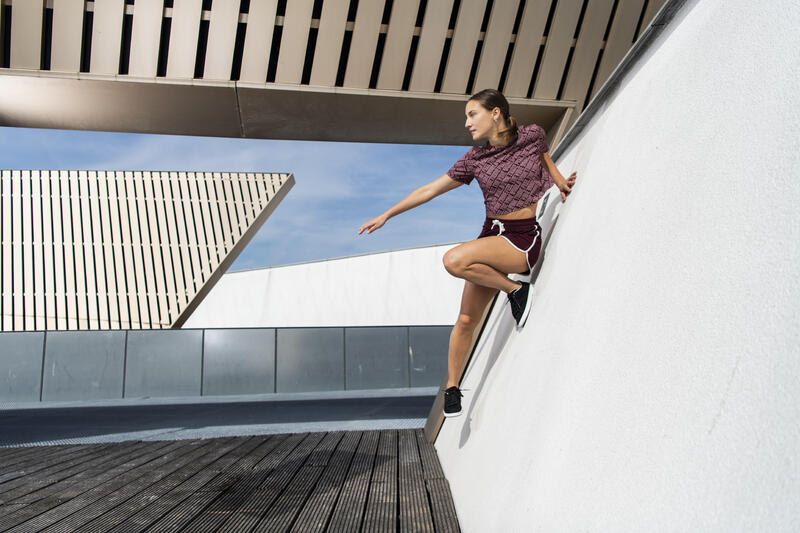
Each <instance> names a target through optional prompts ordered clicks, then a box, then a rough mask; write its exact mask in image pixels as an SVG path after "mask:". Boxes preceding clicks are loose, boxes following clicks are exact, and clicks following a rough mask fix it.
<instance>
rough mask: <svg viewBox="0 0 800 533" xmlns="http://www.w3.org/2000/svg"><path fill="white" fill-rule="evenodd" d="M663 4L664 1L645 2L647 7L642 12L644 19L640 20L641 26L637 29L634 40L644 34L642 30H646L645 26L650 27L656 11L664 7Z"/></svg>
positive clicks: (652, 0) (650, 0)
mask: <svg viewBox="0 0 800 533" xmlns="http://www.w3.org/2000/svg"><path fill="white" fill-rule="evenodd" d="M664 2H666V0H649V1H648V2H647V7H646V8H645V11H644V17H643V18H642V25H641V27H640V28H639V33H638V34H637V35H636V39H639V36H640V35H641V34H642V33H643V32H644V30H646V29H647V26H649V25H650V22H651V21H652V20H653V17H655V16H656V14H657V13H658V11H659V10H660V9H661V8H662V7H663V6H664Z"/></svg>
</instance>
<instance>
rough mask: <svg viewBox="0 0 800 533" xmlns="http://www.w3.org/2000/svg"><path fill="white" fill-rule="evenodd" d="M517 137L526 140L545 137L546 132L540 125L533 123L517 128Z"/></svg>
mask: <svg viewBox="0 0 800 533" xmlns="http://www.w3.org/2000/svg"><path fill="white" fill-rule="evenodd" d="M517 135H519V136H520V137H525V138H536V137H540V136H544V135H545V131H544V128H542V127H541V126H540V125H538V124H534V123H531V124H526V125H524V126H519V127H517Z"/></svg>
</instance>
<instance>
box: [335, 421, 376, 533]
mask: <svg viewBox="0 0 800 533" xmlns="http://www.w3.org/2000/svg"><path fill="white" fill-rule="evenodd" d="M379 439H380V432H379V431H365V432H364V433H363V434H362V436H361V441H360V442H359V443H358V449H357V450H356V454H355V457H354V458H353V463H352V464H351V465H350V470H349V471H348V472H347V477H346V478H345V481H344V485H343V486H342V490H341V494H340V496H339V500H338V501H337V502H336V507H335V508H334V510H333V516H331V521H330V524H329V525H328V531H330V532H332V533H334V532H342V533H344V532H349V531H358V529H359V527H360V524H361V517H362V516H363V514H364V505H365V504H366V501H367V491H368V490H369V480H370V477H371V474H372V465H373V463H374V461H375V452H376V451H377V449H378V441H379Z"/></svg>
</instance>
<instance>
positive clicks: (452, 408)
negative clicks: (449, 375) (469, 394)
mask: <svg viewBox="0 0 800 533" xmlns="http://www.w3.org/2000/svg"><path fill="white" fill-rule="evenodd" d="M462 396H463V394H461V391H460V390H458V387H456V386H455V385H453V386H452V387H450V388H449V389H445V391H444V416H458V415H460V414H461V397H462Z"/></svg>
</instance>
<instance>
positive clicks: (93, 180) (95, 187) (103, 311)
mask: <svg viewBox="0 0 800 533" xmlns="http://www.w3.org/2000/svg"><path fill="white" fill-rule="evenodd" d="M89 198H90V203H89V204H90V206H91V211H92V219H91V228H92V250H93V252H94V260H95V283H96V284H97V285H96V290H97V293H98V294H97V298H96V301H97V306H98V309H97V315H98V316H97V320H98V324H97V326H96V327H98V328H99V329H108V328H109V309H108V299H107V295H108V292H109V291H110V288H109V287H108V285H107V283H108V275H107V270H106V264H105V251H104V250H103V248H104V247H103V220H102V218H101V209H102V205H103V203H104V202H105V199H104V198H102V196H101V195H100V184H99V180H98V179H97V172H95V171H92V172H89Z"/></svg>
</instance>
